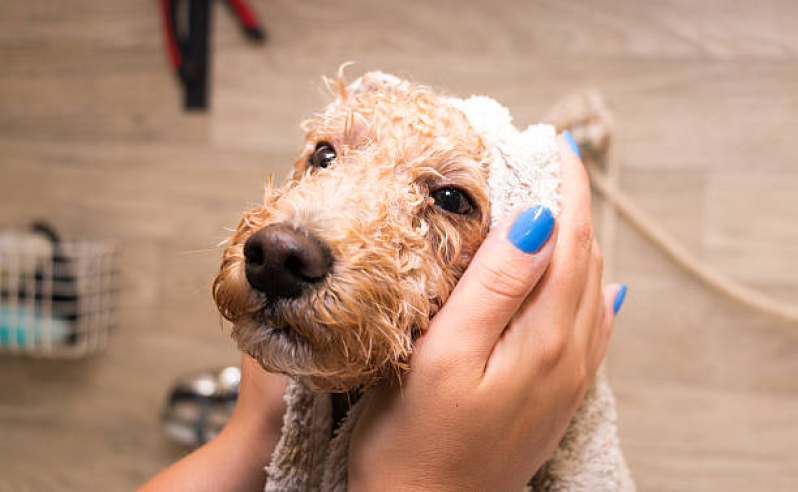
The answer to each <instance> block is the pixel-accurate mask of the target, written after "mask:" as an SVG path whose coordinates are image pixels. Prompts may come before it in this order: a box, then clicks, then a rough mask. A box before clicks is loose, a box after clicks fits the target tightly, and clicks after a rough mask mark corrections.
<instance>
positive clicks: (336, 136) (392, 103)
mask: <svg viewBox="0 0 798 492" xmlns="http://www.w3.org/2000/svg"><path fill="white" fill-rule="evenodd" d="M338 89H339V96H338V98H337V99H336V100H335V101H334V102H333V103H332V104H330V105H329V106H328V107H327V108H326V110H325V111H324V112H323V113H321V114H320V115H318V116H317V117H316V118H313V119H310V120H307V121H306V122H304V123H303V125H302V126H303V129H304V130H305V132H306V135H307V143H306V147H305V154H303V157H305V155H307V154H309V153H311V152H312V151H313V150H314V147H315V143H316V142H319V141H327V142H329V143H331V144H333V145H334V146H335V148H336V149H338V150H339V152H341V153H343V154H349V153H359V154H362V155H364V157H366V160H367V162H368V165H369V166H370V167H373V168H377V169H380V170H382V171H383V172H388V173H390V172H407V173H409V177H410V178H411V179H412V178H415V177H417V175H418V174H420V173H429V174H436V173H437V174H440V175H441V176H442V177H446V178H449V179H452V180H456V179H457V178H458V177H462V178H466V176H464V175H469V176H473V177H472V178H471V179H475V178H477V177H482V178H484V177H485V173H486V172H487V167H486V166H487V165H486V155H487V154H486V151H485V146H484V145H483V143H482V140H481V139H480V137H479V135H478V134H477V133H476V132H474V131H473V130H472V128H471V126H470V125H469V123H468V121H467V119H466V117H465V116H464V115H463V114H462V113H461V112H460V111H458V110H456V109H454V108H453V107H452V106H450V105H449V104H447V103H446V102H445V101H444V100H443V99H442V98H441V97H439V96H438V95H437V94H435V93H433V92H432V91H431V90H429V89H427V88H425V87H421V86H413V85H411V84H409V83H407V82H404V81H399V80H398V79H393V78H391V77H390V76H385V75H384V74H381V73H369V74H366V75H364V76H363V77H361V78H360V79H358V80H357V81H355V82H354V83H353V84H351V85H350V86H349V87H345V86H343V83H342V82H339V88H338ZM305 164H306V161H305V160H304V159H303V158H300V159H299V160H298V161H297V164H296V168H297V170H298V171H302V170H303V167H305ZM466 181H469V180H468V179H466ZM477 188H480V189H483V188H484V184H483V183H478V184H477ZM469 191H477V190H469Z"/></svg>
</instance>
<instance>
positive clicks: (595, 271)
mask: <svg viewBox="0 0 798 492" xmlns="http://www.w3.org/2000/svg"><path fill="white" fill-rule="evenodd" d="M565 138H568V139H570V138H571V137H570V135H568V136H567V137H565ZM565 138H561V139H560V154H561V158H562V161H563V166H562V178H563V184H562V192H563V203H562V209H563V210H562V214H561V216H560V218H559V221H558V224H557V225H556V227H555V225H554V219H553V218H552V217H551V213H550V212H548V210H547V209H543V208H541V207H532V208H529V209H527V210H525V211H523V212H520V214H517V215H516V217H513V218H511V219H512V220H506V221H504V222H502V223H501V224H499V225H498V226H497V227H495V228H494V229H493V230H492V231H491V232H490V234H489V235H488V237H487V238H486V239H485V241H484V242H483V244H482V246H481V247H480V249H479V251H478V252H477V254H476V256H475V257H474V259H473V261H472V262H471V264H470V266H469V268H468V270H467V271H466V273H465V274H464V276H463V278H462V279H461V281H460V282H459V283H458V285H457V287H456V288H455V290H454V292H453V293H452V295H451V297H450V298H449V300H448V301H447V303H446V304H445V305H444V307H443V308H442V309H441V311H440V312H439V313H438V314H437V315H436V316H435V318H434V319H433V321H432V323H431V324H430V327H429V330H428V331H427V333H426V334H425V335H424V336H423V337H421V338H420V339H419V340H418V344H417V347H416V351H415V353H414V355H413V358H412V360H411V371H410V372H409V374H408V375H407V376H406V378H405V379H404V381H403V383H402V386H401V387H398V388H397V387H393V388H380V389H378V390H376V391H377V392H376V394H374V395H372V398H371V399H370V400H369V402H368V406H367V407H366V409H365V411H364V414H363V417H362V418H361V419H360V420H359V422H358V424H357V426H356V428H355V431H354V434H353V437H352V441H351V444H350V451H349V487H350V490H351V491H375V490H391V491H400V490H415V491H418V490H425V491H427V490H441V491H443V490H447V491H448V490H452V491H454V490H457V491H467V490H468V491H471V490H473V491H494V490H495V491H502V492H506V491H508V490H522V489H523V486H524V484H525V483H526V482H527V481H528V480H529V479H530V478H532V476H533V475H534V474H535V472H536V471H537V470H538V468H539V467H540V466H541V465H542V464H543V463H544V461H545V460H546V459H548V458H549V457H550V456H551V454H552V453H553V451H554V449H555V448H556V446H557V444H558V443H559V441H560V440H561V438H562V436H563V434H564V432H565V429H566V427H567V426H568V423H569V421H570V420H571V418H572V417H573V415H574V412H575V411H576V408H577V407H578V405H579V403H580V402H581V400H582V398H583V396H584V393H585V391H586V389H587V386H588V385H589V383H590V381H591V380H592V378H593V377H594V375H595V373H596V371H597V369H598V367H599V365H600V363H601V361H602V359H603V357H604V353H605V351H606V348H607V343H608V340H609V336H610V333H611V331H612V324H613V319H614V313H613V303H614V301H615V298H616V295H617V294H618V293H619V287H618V286H617V285H616V286H610V287H607V288H605V289H603V290H602V287H601V276H602V258H601V252H600V250H599V247H598V244H597V243H596V241H595V239H594V236H593V226H592V222H591V210H590V187H589V183H588V179H587V175H586V173H585V170H584V168H583V166H582V164H581V161H580V160H579V158H578V156H577V155H576V154H575V153H574V151H572V150H569V148H568V146H567V145H566V144H568V145H571V148H575V146H574V145H573V143H572V140H571V142H568V141H567V140H566V139H565ZM622 296H623V293H621V295H620V296H618V297H619V299H618V304H619V303H620V301H622ZM617 307H619V306H616V310H617Z"/></svg>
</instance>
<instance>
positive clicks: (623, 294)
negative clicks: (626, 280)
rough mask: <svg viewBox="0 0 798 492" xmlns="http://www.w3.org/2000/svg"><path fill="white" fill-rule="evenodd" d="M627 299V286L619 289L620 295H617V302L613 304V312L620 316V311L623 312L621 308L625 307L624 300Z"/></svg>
mask: <svg viewBox="0 0 798 492" xmlns="http://www.w3.org/2000/svg"><path fill="white" fill-rule="evenodd" d="M625 298H626V284H624V285H622V286H621V288H620V289H618V293H617V294H615V301H614V302H613V303H612V312H613V313H615V314H618V311H620V310H621V306H623V300H624V299H625Z"/></svg>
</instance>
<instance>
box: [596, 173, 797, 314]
mask: <svg viewBox="0 0 798 492" xmlns="http://www.w3.org/2000/svg"><path fill="white" fill-rule="evenodd" d="M585 167H587V170H588V172H589V173H590V181H591V183H592V185H593V188H594V189H595V190H596V191H598V192H599V193H600V194H601V196H602V197H604V199H605V200H607V202H609V203H611V204H612V206H613V207H615V209H616V210H618V212H619V213H620V214H621V215H622V216H624V217H625V218H626V219H627V220H628V221H629V222H630V223H631V224H632V225H633V226H634V227H635V228H636V229H637V230H638V231H640V233H641V234H643V236H645V237H646V238H647V239H648V240H649V241H651V242H652V243H654V245H656V246H657V247H658V248H659V249H660V250H662V251H663V252H664V253H665V254H666V255H668V256H669V257H670V258H671V259H672V260H673V261H674V262H676V264H677V265H679V266H681V267H682V268H684V269H685V270H686V271H688V272H689V273H691V274H692V275H694V276H695V277H696V278H698V279H700V280H701V281H702V282H704V283H705V284H707V285H709V286H710V287H712V288H713V289H715V290H717V291H718V292H720V293H722V294H724V295H726V296H728V297H729V298H731V299H733V300H735V301H737V302H739V303H740V304H743V305H745V306H748V307H750V308H753V309H756V310H758V311H762V312H764V313H767V314H770V315H772V316H775V317H778V318H781V319H783V320H785V321H790V322H793V323H798V308H796V307H795V306H791V305H788V304H785V303H782V302H780V301H777V300H775V299H773V298H771V297H768V296H766V295H765V294H762V293H761V292H758V291H756V290H754V289H751V288H749V287H746V286H744V285H742V284H741V283H739V282H737V281H735V280H733V279H731V278H730V277H728V276H726V275H724V274H722V273H721V272H719V271H718V270H715V269H714V268H712V267H710V266H709V265H707V264H706V263H704V262H702V261H701V260H699V259H698V258H696V256H695V255H694V254H693V253H692V252H690V250H688V249H687V248H685V247H684V245H682V244H681V243H680V242H679V241H678V240H677V239H676V238H674V237H673V236H672V235H670V234H669V233H668V232H667V231H665V229H663V228H662V227H661V226H660V225H659V224H658V223H657V222H656V220H654V219H653V218H652V217H651V216H649V215H648V214H646V213H645V212H643V211H642V210H640V208H638V207H637V205H635V204H634V202H632V200H631V199H630V198H629V197H628V196H627V195H626V194H625V193H623V192H622V191H621V190H619V189H618V188H617V187H615V186H613V184H612V183H611V182H610V181H609V180H608V179H607V177H606V176H605V175H604V173H602V172H601V171H599V170H598V168H597V166H596V165H595V164H592V163H590V162H589V161H588V162H585Z"/></svg>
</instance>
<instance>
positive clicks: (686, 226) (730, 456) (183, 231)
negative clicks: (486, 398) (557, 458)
mask: <svg viewBox="0 0 798 492" xmlns="http://www.w3.org/2000/svg"><path fill="white" fill-rule="evenodd" d="M253 4H254V5H255V7H256V8H257V10H258V11H259V12H260V13H261V15H262V17H263V19H264V20H265V23H266V25H267V27H268V29H269V32H270V35H271V36H270V39H269V42H268V44H267V45H266V46H264V47H257V46H253V45H251V44H249V43H247V42H246V41H245V40H244V39H243V37H242V36H241V35H240V33H239V32H238V31H237V29H236V26H235V24H234V22H233V20H232V18H231V17H230V16H229V13H228V12H227V11H226V10H225V9H222V8H221V7H220V6H217V7H216V17H215V25H214V39H213V47H214V52H213V57H214V58H213V71H212V72H213V80H212V110H211V111H210V112H209V113H207V114H186V113H184V112H183V111H182V109H181V106H180V92H179V89H178V87H177V85H176V82H175V80H174V77H173V75H172V74H171V72H170V68H169V67H168V65H167V62H166V56H165V53H164V49H163V46H162V39H161V32H160V24H159V23H160V19H159V17H158V6H157V2H155V1H154V0H150V1H136V2H130V1H122V0H107V1H104V2H97V1H90V0H70V1H68V2H66V1H57V0H40V1H21V0H6V1H4V2H2V3H0V64H1V65H0V225H2V226H8V225H11V226H22V225H24V224H26V223H28V222H29V221H31V220H32V219H35V218H40V217H44V218H47V219H49V220H51V221H52V222H53V223H54V224H55V225H56V226H57V227H58V228H59V229H61V230H63V231H64V232H65V233H66V234H68V235H70V236H80V237H84V236H88V237H101V238H110V239H115V240H117V241H118V242H119V245H120V248H121V264H120V266H121V269H122V280H123V287H124V297H123V299H122V305H121V324H120V327H119V330H118V331H117V333H115V337H114V338H113V340H112V343H111V346H110V348H109V350H108V352H107V353H105V354H102V355H100V356H97V357H93V358H90V359H88V360H85V361H80V362H54V361H40V360H30V359H21V358H13V357H1V358H0V385H1V386H2V390H0V491H2V492H6V491H9V492H10V491H15V492H16V491H36V492H48V491H85V492H91V491H125V490H132V489H134V488H135V487H136V486H137V485H138V484H140V483H142V482H143V481H145V480H146V479H147V478H148V477H149V476H151V475H152V474H154V473H155V472H157V471H158V470H159V469H161V468H162V467H164V466H166V465H168V464H169V463H171V462H172V461H174V460H175V459H176V458H177V457H179V456H180V455H181V454H183V453H185V452H186V450H185V449H183V448H180V447H177V446H175V445H172V444H170V443H169V442H168V441H167V440H166V438H165V437H164V436H163V435H162V433H161V431H160V429H159V421H158V415H159V411H160V408H161V406H162V404H163V402H164V396H165V393H166V391H167V389H168V387H169V385H170V383H171V382H172V381H173V380H174V379H175V378H176V377H179V376H181V375H184V374H186V373H190V372H192V371H194V370H198V369H204V368H208V367H215V366H221V365H224V364H228V363H235V362H236V361H237V354H236V352H235V349H234V347H233V345H232V343H231V342H230V340H229V338H228V335H227V333H228V332H227V330H226V328H225V327H224V326H223V325H222V324H221V322H220V320H219V316H218V314H217V313H216V311H215V309H214V307H213V305H212V302H211V299H210V294H209V285H210V282H211V280H212V278H213V275H214V273H215V270H216V269H217V267H218V262H219V250H218V248H217V247H216V245H217V244H218V243H219V241H221V240H222V239H223V238H224V237H225V236H226V234H227V233H226V231H225V227H231V226H233V225H234V223H235V221H236V218H237V216H238V215H239V213H240V212H241V210H242V209H243V208H245V207H246V206H248V205H250V204H253V203H256V202H257V201H258V199H259V190H260V187H261V184H262V182H263V180H264V179H265V178H266V177H267V176H268V175H269V174H272V173H273V174H274V175H275V176H277V177H282V176H283V175H284V174H285V173H286V171H287V169H288V167H289V165H290V163H291V162H292V159H293V156H294V153H295V152H296V151H297V150H298V148H299V145H300V132H299V130H298V127H297V125H298V123H299V121H300V120H301V119H303V118H305V117H307V116H309V115H311V114H312V112H313V111H314V110H316V109H318V108H320V107H321V106H322V105H323V104H324V103H325V101H326V96H325V95H324V93H323V91H322V90H321V87H322V84H321V76H322V75H333V74H334V73H335V71H336V70H337V67H338V66H339V65H340V64H341V63H342V62H345V61H348V60H352V61H355V62H356V65H354V67H352V68H351V69H350V71H349V72H350V73H351V74H352V76H355V75H357V74H359V73H362V72H364V71H366V70H370V69H382V70H385V71H392V72H395V73H397V74H399V75H403V76H406V77H410V78H412V79H414V80H418V81H422V82H424V83H427V84H431V85H433V86H435V87H438V88H445V89H446V90H447V91H449V92H451V93H454V94H459V95H468V94H471V93H477V94H480V93H481V94H489V95H492V96H493V97H495V98H497V99H498V100H500V101H501V102H502V103H504V104H505V105H506V106H508V107H509V108H511V110H512V111H513V113H514V115H515V118H516V122H517V123H518V124H519V125H526V124H528V123H532V122H535V121H537V120H538V119H539V118H541V117H542V116H543V115H544V114H545V113H546V112H547V110H548V108H549V107H550V106H551V105H552V104H553V103H554V102H555V101H557V100H558V99H560V98H561V97H563V96H565V95H567V94H569V93H572V92H575V91H580V90H583V89H587V88H595V89H598V90H600V91H601V92H603V93H604V94H605V95H606V97H607V99H608V100H609V101H610V102H611V104H612V107H613V109H614V111H615V112H616V114H617V119H618V123H619V128H618V131H619V139H618V148H617V155H618V158H619V159H620V163H621V169H620V185H621V186H622V187H623V189H625V190H626V191H627V192H628V193H629V194H630V195H632V196H633V197H634V198H635V200H636V201H637V202H638V203H639V204H640V206H641V207H642V208H643V209H644V210H646V211H647V212H649V213H650V214H651V215H652V216H653V217H654V218H656V220H657V221H659V222H661V223H662V224H663V225H665V226H666V227H667V229H668V230H670V231H671V232H672V233H673V234H675V235H676V236H677V237H678V238H679V239H680V240H682V241H684V242H685V243H686V244H687V245H688V246H689V247H690V248H691V249H692V250H693V251H695V252H696V253H697V254H698V255H699V256H700V257H701V258H702V259H704V260H706V261H707V262H709V263H711V264H712V265H714V266H715V267H717V268H719V269H720V270H722V271H724V272H726V273H728V274H729V275H731V276H732V277H734V278H735V279H737V280H740V281H742V282H744V283H746V284H747V285H750V286H753V287H756V288H758V289H761V290H763V291H766V292H768V293H770V294H772V295H773V296H775V297H778V298H780V299H782V300H785V301H787V302H792V303H795V302H798V262H796V261H795V257H796V254H798V165H797V162H796V157H795V153H794V149H795V140H796V134H797V132H798V2H794V1H791V0H782V1H776V0H769V1H757V2H742V1H732V0H727V1H723V0H705V1H702V2H695V1H689V0H681V1H658V2H653V1H633V0H614V1H586V0H585V1H573V2H557V1H554V0H550V1H536V2H521V1H507V2H488V1H479V2H465V1H462V0H460V1H455V0H447V1H435V2H431V1H421V0H414V1H406V2H375V1H373V0H372V1H365V0H362V1H341V2H323V1H318V0H317V1H302V2H298V1H291V0H277V1H266V0H255V1H253ZM605 247H606V248H607V249H608V250H610V251H611V252H612V262H613V264H614V277H615V278H614V279H613V280H619V281H623V282H627V283H628V284H629V285H630V291H629V296H628V298H627V301H626V305H625V306H624V308H623V311H622V314H621V316H620V317H619V319H618V322H617V324H616V331H615V335H614V338H613V342H612V347H611V350H610V355H609V358H608V369H609V373H610V377H611V379H612V380H613V383H614V386H615V388H616V391H617V396H618V403H619V410H620V414H621V432H622V439H623V446H624V448H625V450H626V453H627V457H628V459H629V462H630V465H631V468H632V470H633V472H634V475H635V477H636V479H637V481H638V484H639V488H640V490H641V491H685V492H687V491H718V490H724V491H727V492H735V491H741V492H742V491H746V492H750V491H752V490H763V491H765V490H766V491H769V492H779V491H784V492H786V491H792V490H796V484H798V450H797V449H796V446H798V378H797V377H796V374H798V326H789V325H786V324H780V323H777V322H775V321H773V320H771V319H768V318H766V317H764V316H762V315H759V314H757V313H752V312H749V311H747V310H745V309H743V308H740V307H738V306H736V305H734V304H732V303H730V302H729V301H727V300H725V299H723V298H721V297H719V296H718V295H716V294H715V293H713V292H710V291H708V290H707V289H706V288H705V287H704V286H703V285H700V284H699V283H697V282H696V281H695V280H693V279H691V278H689V277H688V276H687V275H685V274H684V273H683V272H682V271H680V270H679V269H678V268H676V267H675V266H674V265H673V264H671V263H670V262H669V261H668V260H667V259H665V258H664V257H663V256H662V255H660V254H659V252H658V251H657V250H656V249H654V248H653V247H652V246H651V245H650V244H648V243H647V242H646V241H644V240H643V239H642V238H641V237H639V236H638V235H637V234H636V233H635V231H634V230H632V229H631V228H630V227H629V226H628V225H627V224H625V223H623V222H620V223H619V224H618V226H617V230H616V231H615V234H614V237H612V238H610V241H609V243H608V244H605Z"/></svg>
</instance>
